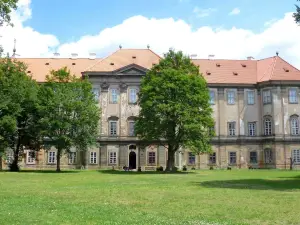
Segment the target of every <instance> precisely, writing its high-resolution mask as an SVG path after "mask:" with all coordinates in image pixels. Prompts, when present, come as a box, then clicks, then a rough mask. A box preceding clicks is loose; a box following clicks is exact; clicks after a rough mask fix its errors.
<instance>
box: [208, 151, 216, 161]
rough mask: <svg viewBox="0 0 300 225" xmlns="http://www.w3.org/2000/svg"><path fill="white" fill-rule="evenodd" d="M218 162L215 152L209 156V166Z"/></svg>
mask: <svg viewBox="0 0 300 225" xmlns="http://www.w3.org/2000/svg"><path fill="white" fill-rule="evenodd" d="M216 162H217V154H216V153H215V152H214V153H212V154H210V155H209V164H216Z"/></svg>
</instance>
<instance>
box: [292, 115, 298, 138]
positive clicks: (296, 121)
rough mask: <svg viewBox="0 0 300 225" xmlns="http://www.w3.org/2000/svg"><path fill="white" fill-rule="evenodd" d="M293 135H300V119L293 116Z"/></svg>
mask: <svg viewBox="0 0 300 225" xmlns="http://www.w3.org/2000/svg"><path fill="white" fill-rule="evenodd" d="M290 125H291V135H299V118H298V117H297V116H291V119H290Z"/></svg>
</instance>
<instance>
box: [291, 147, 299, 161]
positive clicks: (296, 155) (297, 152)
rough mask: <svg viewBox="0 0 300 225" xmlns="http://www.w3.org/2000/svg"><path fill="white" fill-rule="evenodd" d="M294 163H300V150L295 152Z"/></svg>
mask: <svg viewBox="0 0 300 225" xmlns="http://www.w3.org/2000/svg"><path fill="white" fill-rule="evenodd" d="M292 158H293V162H294V163H300V150H299V149H297V150H293V156H292Z"/></svg>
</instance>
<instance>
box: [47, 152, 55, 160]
mask: <svg viewBox="0 0 300 225" xmlns="http://www.w3.org/2000/svg"><path fill="white" fill-rule="evenodd" d="M55 162H56V152H54V151H50V152H48V163H55Z"/></svg>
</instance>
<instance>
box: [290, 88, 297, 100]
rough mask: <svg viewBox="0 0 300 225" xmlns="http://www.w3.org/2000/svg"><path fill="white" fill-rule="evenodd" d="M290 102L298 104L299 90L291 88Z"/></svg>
mask: <svg viewBox="0 0 300 225" xmlns="http://www.w3.org/2000/svg"><path fill="white" fill-rule="evenodd" d="M289 102H290V103H298V95H297V89H295V88H291V89H290V90H289Z"/></svg>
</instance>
